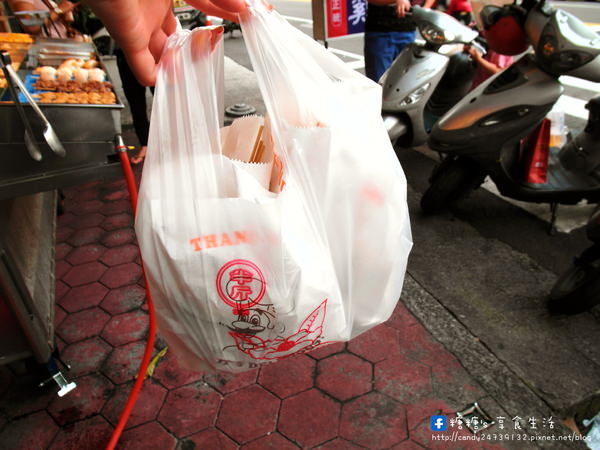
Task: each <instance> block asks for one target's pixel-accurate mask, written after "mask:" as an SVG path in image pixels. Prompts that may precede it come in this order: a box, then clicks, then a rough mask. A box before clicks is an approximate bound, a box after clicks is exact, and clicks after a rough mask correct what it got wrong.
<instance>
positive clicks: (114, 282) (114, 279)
mask: <svg viewBox="0 0 600 450" xmlns="http://www.w3.org/2000/svg"><path fill="white" fill-rule="evenodd" d="M140 278H142V268H141V266H139V265H138V264H136V263H126V264H119V265H118V266H113V267H111V268H110V269H108V270H107V271H106V273H105V274H104V276H103V277H102V278H101V279H100V281H101V282H102V283H103V284H105V285H106V286H108V287H109V288H111V289H114V288H118V287H121V286H126V285H128V284H134V283H135V282H137V281H138V280H139V279H140Z"/></svg>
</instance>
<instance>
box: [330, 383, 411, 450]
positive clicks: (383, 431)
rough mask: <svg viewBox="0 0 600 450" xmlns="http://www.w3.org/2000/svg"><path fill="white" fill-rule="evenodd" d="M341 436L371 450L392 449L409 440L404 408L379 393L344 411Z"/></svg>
mask: <svg viewBox="0 0 600 450" xmlns="http://www.w3.org/2000/svg"><path fill="white" fill-rule="evenodd" d="M340 436H341V437H343V438H345V439H348V440H349V441H351V442H354V443H356V444H359V445H362V446H365V447H368V448H389V447H391V446H392V445H394V444H397V443H399V442H401V441H403V440H405V439H406V438H407V437H408V435H407V432H406V413H405V411H404V407H403V406H402V405H401V404H400V403H398V402H396V401H394V400H392V399H391V398H389V397H386V396H385V395H383V394H381V393H379V392H371V393H369V394H367V395H363V396H362V397H358V398H356V399H354V400H352V401H350V402H348V403H346V404H344V406H343V407H342V419H341V423H340Z"/></svg>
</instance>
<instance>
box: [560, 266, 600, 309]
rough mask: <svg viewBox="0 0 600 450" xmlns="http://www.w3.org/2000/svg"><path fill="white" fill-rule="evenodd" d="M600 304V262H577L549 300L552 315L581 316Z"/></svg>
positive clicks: (563, 277)
mask: <svg viewBox="0 0 600 450" xmlns="http://www.w3.org/2000/svg"><path fill="white" fill-rule="evenodd" d="M599 304H600V260H597V261H593V262H592V263H589V262H581V261H575V264H573V265H572V266H571V267H570V268H569V270H567V271H566V272H565V273H564V274H563V275H562V276H561V277H560V278H559V279H558V281H557V282H556V284H555V285H554V287H553V288H552V292H551V293H550V297H549V299H548V310H549V311H550V313H552V314H569V315H572V314H579V313H582V312H584V311H587V310H589V309H591V308H593V307H594V306H596V305H599Z"/></svg>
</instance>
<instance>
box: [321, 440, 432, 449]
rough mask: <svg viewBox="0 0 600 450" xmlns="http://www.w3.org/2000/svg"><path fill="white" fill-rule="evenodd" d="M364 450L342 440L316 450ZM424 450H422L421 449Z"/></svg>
mask: <svg viewBox="0 0 600 450" xmlns="http://www.w3.org/2000/svg"><path fill="white" fill-rule="evenodd" d="M362 449H364V447H363V446H361V445H356V444H353V443H352V442H350V441H347V440H346V439H342V438H336V439H333V440H332V441H329V442H326V443H325V444H323V445H319V446H318V447H315V450H362ZM421 450H422V449H421Z"/></svg>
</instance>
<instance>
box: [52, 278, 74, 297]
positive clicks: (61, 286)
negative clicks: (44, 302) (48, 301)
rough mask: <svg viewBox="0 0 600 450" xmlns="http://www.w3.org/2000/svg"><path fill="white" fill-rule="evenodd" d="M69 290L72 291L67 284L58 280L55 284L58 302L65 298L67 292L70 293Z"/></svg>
mask: <svg viewBox="0 0 600 450" xmlns="http://www.w3.org/2000/svg"><path fill="white" fill-rule="evenodd" d="M69 289H71V288H70V287H69V286H67V285H66V284H65V283H63V282H62V281H61V280H56V282H55V284H54V296H55V297H54V299H55V300H56V301H58V300H60V299H61V298H63V297H64V296H65V294H66V293H67V292H69Z"/></svg>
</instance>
